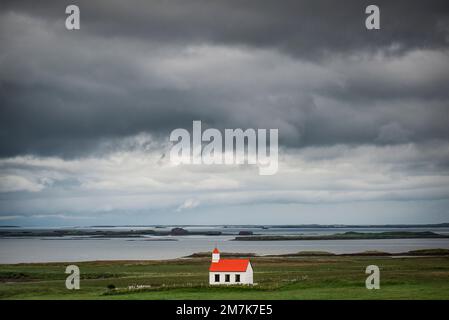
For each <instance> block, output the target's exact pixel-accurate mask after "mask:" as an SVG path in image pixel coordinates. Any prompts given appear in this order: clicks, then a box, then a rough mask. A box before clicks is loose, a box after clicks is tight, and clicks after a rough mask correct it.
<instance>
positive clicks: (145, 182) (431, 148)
mask: <svg viewBox="0 0 449 320" xmlns="http://www.w3.org/2000/svg"><path fill="white" fill-rule="evenodd" d="M42 2H43V3H41V2H39V3H38V2H35V1H2V2H1V3H0V43H1V45H0V108H1V111H0V112H1V113H0V225H23V226H25V225H26V226H28V225H29V226H32V225H40V226H47V225H96V224H226V223H229V224H286V223H290V224H295V223H296V224H302V223H321V224H333V223H346V224H351V223H353V224H356V223H358V224H363V223H367V224H376V223H378V224H383V223H439V222H449V46H448V45H449V4H448V3H447V1H444V0H442V1H377V0H376V1H360V0H359V1H356V0H354V1H344V5H343V2H341V1H317V0H313V1H299V0H293V1H285V0H283V1H279V0H269V1H267V0H257V1H256V0H245V1H242V0H235V1H223V0H220V1H210V0H182V1H181V0H179V1H175V0H170V1H162V0H160V1H111V0H108V1H42ZM72 3H73V4H77V5H78V6H79V8H80V10H81V29H80V30H74V31H68V30H66V28H65V19H66V16H67V15H66V14H65V7H66V6H67V5H69V4H72ZM368 4H377V5H378V6H379V7H380V11H381V29H380V30H372V31H368V30H367V29H366V28H365V18H366V16H367V15H366V14H365V8H366V6H367V5H368ZM193 120H201V121H202V122H203V124H204V126H208V127H214V128H218V129H224V128H243V129H247V128H255V129H257V128H266V129H270V128H277V129H279V143H280V154H279V157H280V158H279V162H280V163H279V171H278V173H277V174H275V175H273V176H260V175H259V174H258V169H257V167H255V166H251V165H242V166H207V165H190V166H189V165H181V166H174V165H173V164H171V163H170V161H169V157H168V153H169V150H170V145H171V144H170V142H169V139H168V138H169V134H170V132H171V131H172V130H173V129H176V128H186V129H189V131H190V130H191V127H192V121H193Z"/></svg>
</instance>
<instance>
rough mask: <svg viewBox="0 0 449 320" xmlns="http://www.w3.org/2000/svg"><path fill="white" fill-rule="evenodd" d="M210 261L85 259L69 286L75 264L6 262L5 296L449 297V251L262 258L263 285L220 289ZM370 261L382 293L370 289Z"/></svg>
mask: <svg viewBox="0 0 449 320" xmlns="http://www.w3.org/2000/svg"><path fill="white" fill-rule="evenodd" d="M209 261H210V260H209V258H189V259H179V260H170V261H101V262H80V263H76V265H78V266H79V268H80V271H81V289H80V290H67V289H66V288H65V278H66V276H67V275H66V274H65V273H64V271H65V267H66V266H67V265H69V263H47V264H16V265H0V299H449V257H448V256H443V257H413V258H411V257H409V258H407V257H400V258H392V257H367V256H365V257H364V256H351V257H348V256H319V257H314V256H309V257H254V258H251V262H252V264H253V267H254V271H255V273H254V281H255V282H257V283H258V285H256V286H253V287H214V288H212V287H209V286H208V285H207V281H208V267H209ZM370 264H375V265H377V266H379V268H380V270H381V277H380V279H381V281H380V283H381V288H380V290H367V289H366V288H365V279H366V277H367V275H366V274H365V268H366V266H368V265H370ZM112 285H113V286H114V287H115V288H116V289H108V286H109V287H112ZM129 286H145V287H143V288H140V289H129Z"/></svg>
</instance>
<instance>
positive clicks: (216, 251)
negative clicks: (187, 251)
mask: <svg viewBox="0 0 449 320" xmlns="http://www.w3.org/2000/svg"><path fill="white" fill-rule="evenodd" d="M212 253H220V251H218V249H217V248H215V249H214V251H212Z"/></svg>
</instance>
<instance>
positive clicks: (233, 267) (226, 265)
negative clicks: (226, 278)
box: [209, 250, 249, 272]
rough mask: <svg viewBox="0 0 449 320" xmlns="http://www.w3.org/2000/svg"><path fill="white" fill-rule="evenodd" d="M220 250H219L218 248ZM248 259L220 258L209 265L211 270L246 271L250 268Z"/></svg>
mask: <svg viewBox="0 0 449 320" xmlns="http://www.w3.org/2000/svg"><path fill="white" fill-rule="evenodd" d="M217 251H218V250H217ZM248 264H249V260H248V259H220V261H218V262H212V263H211V264H210V267H209V271H211V272H226V271H229V272H245V271H246V269H247V268H248Z"/></svg>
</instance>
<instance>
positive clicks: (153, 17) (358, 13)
mask: <svg viewBox="0 0 449 320" xmlns="http://www.w3.org/2000/svg"><path fill="white" fill-rule="evenodd" d="M76 4H77V5H79V7H80V8H81V11H82V16H83V27H85V28H86V29H87V31H88V32H92V33H98V34H100V35H101V36H109V37H116V36H117V35H119V36H127V37H137V38H141V39H153V40H156V39H157V40H160V41H180V42H185V43H188V42H195V41H198V42H217V43H228V44H244V45H250V46H263V47H275V48H280V49H283V50H286V51H288V52H290V53H292V54H295V55H298V56H301V57H309V58H310V57H313V56H315V55H316V54H317V53H324V52H326V53H330V54H334V53H338V52H348V51H351V50H354V49H360V48H366V49H378V48H379V47H380V46H390V45H391V44H393V43H395V44H398V45H400V46H401V48H402V49H403V50H406V49H410V48H422V47H426V48H435V47H436V48H438V47H443V46H446V45H447V40H448V39H447V36H448V28H449V16H448V13H449V5H448V3H447V1H444V0H431V1H405V0H404V1H387V0H378V1H374V2H373V1H365V0H346V1H344V2H336V1H332V0H320V1H316V0H308V1H298V0H283V1H281V2H279V1H277V0H263V1H260V0H247V1H239V0H234V1H229V0H221V1H208V0H188V1H185V0H171V1H144V0H141V1H127V2H123V1H110V0H108V1H76ZM370 4H376V5H378V6H379V7H380V8H381V15H382V30H384V32H367V30H366V29H365V25H364V21H365V18H366V14H365V12H364V11H365V8H366V6H368V5H370ZM66 5H67V4H66V3H64V2H61V1H44V3H39V4H36V3H34V2H30V1H5V2H4V3H3V5H2V8H3V10H11V11H18V12H25V13H27V14H29V15H33V16H39V17H42V18H48V19H62V17H61V12H64V8H65V6H66Z"/></svg>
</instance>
